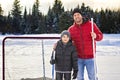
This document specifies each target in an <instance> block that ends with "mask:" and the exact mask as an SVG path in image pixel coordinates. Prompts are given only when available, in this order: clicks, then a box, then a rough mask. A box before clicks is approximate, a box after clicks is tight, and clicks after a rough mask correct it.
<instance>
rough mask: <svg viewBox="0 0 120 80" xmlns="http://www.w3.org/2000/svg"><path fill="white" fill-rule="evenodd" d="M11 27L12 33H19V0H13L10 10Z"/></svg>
mask: <svg viewBox="0 0 120 80" xmlns="http://www.w3.org/2000/svg"><path fill="white" fill-rule="evenodd" d="M11 13H12V18H13V21H12V27H13V29H14V30H13V33H21V27H20V21H21V6H20V0H15V1H14V3H13V9H12V12H11Z"/></svg>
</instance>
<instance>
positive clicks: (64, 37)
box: [62, 35, 70, 44]
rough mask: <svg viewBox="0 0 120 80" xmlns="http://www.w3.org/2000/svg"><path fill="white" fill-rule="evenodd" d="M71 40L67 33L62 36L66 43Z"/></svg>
mask: <svg viewBox="0 0 120 80" xmlns="http://www.w3.org/2000/svg"><path fill="white" fill-rule="evenodd" d="M69 40H70V38H69V37H68V36H67V35H63V36H62V42H63V43H65V44H66V43H68V41H69Z"/></svg>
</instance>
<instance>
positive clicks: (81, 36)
mask: <svg viewBox="0 0 120 80" xmlns="http://www.w3.org/2000/svg"><path fill="white" fill-rule="evenodd" d="M79 29H80V38H81V39H80V40H81V41H82V51H81V52H82V56H84V41H83V35H82V27H81V26H79Z"/></svg>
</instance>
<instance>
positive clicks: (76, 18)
mask: <svg viewBox="0 0 120 80" xmlns="http://www.w3.org/2000/svg"><path fill="white" fill-rule="evenodd" d="M73 19H74V21H75V22H76V23H81V22H82V15H81V14H80V13H74V15H73Z"/></svg>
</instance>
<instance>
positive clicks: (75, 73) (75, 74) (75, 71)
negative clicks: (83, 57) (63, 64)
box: [72, 70, 78, 79]
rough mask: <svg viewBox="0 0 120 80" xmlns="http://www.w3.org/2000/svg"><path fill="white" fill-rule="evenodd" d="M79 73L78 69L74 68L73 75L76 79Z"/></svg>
mask: <svg viewBox="0 0 120 80" xmlns="http://www.w3.org/2000/svg"><path fill="white" fill-rule="evenodd" d="M77 73H78V70H74V71H73V75H72V76H73V79H76V77H77Z"/></svg>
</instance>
